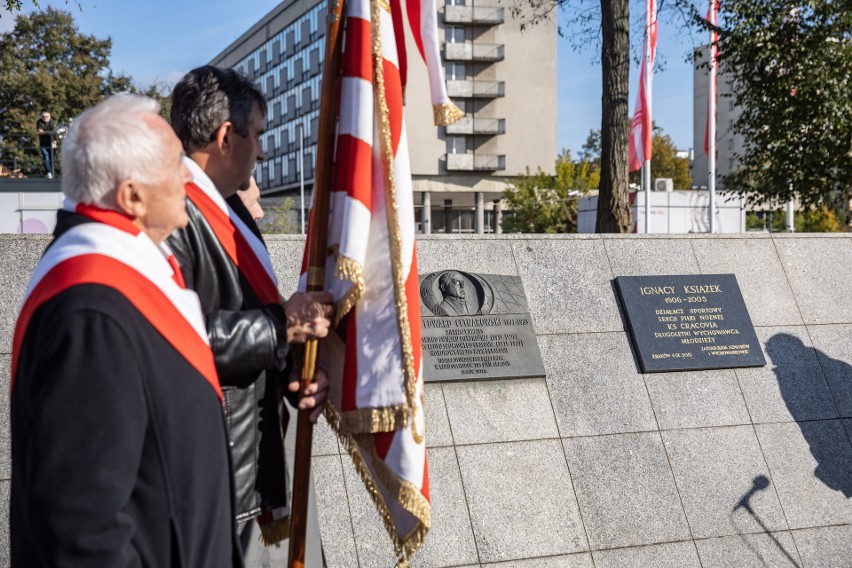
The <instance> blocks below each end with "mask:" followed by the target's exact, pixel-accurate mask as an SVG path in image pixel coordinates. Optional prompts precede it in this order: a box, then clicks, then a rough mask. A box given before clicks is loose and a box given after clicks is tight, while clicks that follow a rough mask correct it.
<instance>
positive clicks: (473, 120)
mask: <svg viewBox="0 0 852 568" xmlns="http://www.w3.org/2000/svg"><path fill="white" fill-rule="evenodd" d="M505 133H506V119H505V118H480V117H478V116H470V115H468V116H465V117H463V118H462V119H461V120H459V121H458V122H456V123H455V124H450V125H449V126H447V134H487V135H491V136H494V135H496V134H505Z"/></svg>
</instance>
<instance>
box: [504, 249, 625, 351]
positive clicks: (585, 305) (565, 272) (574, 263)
mask: <svg viewBox="0 0 852 568" xmlns="http://www.w3.org/2000/svg"><path fill="white" fill-rule="evenodd" d="M512 250H513V251H514V255H515V261H516V262H517V265H518V273H519V274H521V275H523V279H524V290H526V293H527V300H529V305H530V310H531V314H532V316H533V323H534V325H535V329H536V332H537V333H538V334H539V335H542V334H549V333H579V332H584V333H591V332H600V331H621V329H622V324H621V317H620V316H619V313H618V306H617V304H616V300H615V295H614V293H613V291H612V287H611V284H610V281H611V280H612V271H611V270H610V268H609V263H608V262H607V260H606V251H605V250H604V246H603V241H601V240H599V239H588V240H577V241H574V240H570V241H569V240H565V241H561V240H558V241H557V240H529V241H526V242H515V243H513V244H512Z"/></svg>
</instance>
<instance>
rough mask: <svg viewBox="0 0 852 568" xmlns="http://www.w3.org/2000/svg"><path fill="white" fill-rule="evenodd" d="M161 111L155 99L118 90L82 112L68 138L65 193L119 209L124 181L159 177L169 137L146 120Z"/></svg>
mask: <svg viewBox="0 0 852 568" xmlns="http://www.w3.org/2000/svg"><path fill="white" fill-rule="evenodd" d="M159 110H160V105H159V103H158V102H157V101H155V100H153V99H149V98H147V97H141V96H138V95H115V96H112V97H110V98H108V99H107V100H105V101H103V102H101V103H99V104H97V105H95V106H94V107H92V108H90V109H88V110H86V111H85V112H83V114H81V115H80V116H79V117H77V120H75V121H74V128H71V129H69V131H68V135H67V136H66V137H65V139H64V140H63V141H62V192H63V193H64V194H65V195H66V196H67V197H68V198H70V199H73V200H74V201H76V202H78V203H87V204H91V205H97V206H100V207H104V208H107V209H115V190H116V189H117V188H118V185H119V184H120V183H121V182H122V181H124V180H128V179H133V180H135V181H137V182H139V183H145V184H149V183H156V182H157V181H159V178H160V176H161V173H160V170H161V168H162V164H163V160H164V158H165V149H164V148H163V140H162V137H161V136H160V135H159V134H157V133H156V132H155V131H154V130H153V129H152V128H151V126H150V124H149V123H148V122H146V121H145V120H143V119H142V118H143V116H144V115H150V114H154V115H156V114H157V113H158V112H159Z"/></svg>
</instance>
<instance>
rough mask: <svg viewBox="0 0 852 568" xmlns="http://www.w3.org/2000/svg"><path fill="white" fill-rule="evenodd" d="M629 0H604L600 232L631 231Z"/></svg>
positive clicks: (602, 1)
mask: <svg viewBox="0 0 852 568" xmlns="http://www.w3.org/2000/svg"><path fill="white" fill-rule="evenodd" d="M628 4H629V2H628V0H601V27H602V31H603V45H602V52H601V62H602V64H603V95H602V97H601V103H602V105H601V106H602V114H601V183H600V193H599V195H598V214H597V232H598V233H626V232H628V231H630V226H631V221H630V199H629V196H628V192H627V183H628V182H627V140H628V136H629V135H630V121H629V118H628V115H627V113H628V109H627V96H628V88H629V85H628V82H629V74H630V18H629V13H628V12H629V10H628Z"/></svg>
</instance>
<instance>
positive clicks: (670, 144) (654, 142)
mask: <svg viewBox="0 0 852 568" xmlns="http://www.w3.org/2000/svg"><path fill="white" fill-rule="evenodd" d="M651 175H652V176H654V178H671V180H672V185H673V186H674V189H691V188H692V176H691V175H689V158H679V157H678V155H677V148H676V147H675V144H674V141H673V140H672V138H671V136H669V135H668V134H664V133H663V129H662V128H660V127H659V126H657V125H656V124H655V125H654V135H653V136H652V137H651ZM641 181H642V180H641V175H640V172H638V171H635V172H631V174H630V182H631V183H635V184H637V185H638V184H640V183H641Z"/></svg>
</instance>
